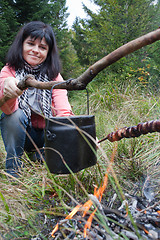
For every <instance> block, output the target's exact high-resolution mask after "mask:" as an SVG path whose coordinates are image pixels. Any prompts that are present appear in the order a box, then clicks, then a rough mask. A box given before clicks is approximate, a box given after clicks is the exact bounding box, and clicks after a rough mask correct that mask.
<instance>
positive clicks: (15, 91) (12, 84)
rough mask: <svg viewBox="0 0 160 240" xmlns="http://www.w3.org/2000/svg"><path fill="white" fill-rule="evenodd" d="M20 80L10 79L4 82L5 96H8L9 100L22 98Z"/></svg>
mask: <svg viewBox="0 0 160 240" xmlns="http://www.w3.org/2000/svg"><path fill="white" fill-rule="evenodd" d="M17 84H18V79H16V78H14V77H8V78H6V79H5V80H4V88H3V95H4V96H7V98H9V99H10V98H17V97H18V96H20V95H21V94H22V93H23V91H21V90H20V89H19V88H18V87H17Z"/></svg>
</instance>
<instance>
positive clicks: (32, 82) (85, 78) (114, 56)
mask: <svg viewBox="0 0 160 240" xmlns="http://www.w3.org/2000/svg"><path fill="white" fill-rule="evenodd" d="M158 40H160V28H159V29H157V30H155V31H153V32H150V33H148V34H146V35H143V36H141V37H139V38H137V39H135V40H132V41H130V42H128V43H126V44H125V45H123V46H121V47H119V48H117V49H116V50H114V51H113V52H111V53H110V54H108V55H107V56H105V57H103V58H102V59H100V60H99V61H97V62H96V63H94V64H93V65H92V66H90V67H89V68H88V69H87V70H86V71H85V72H84V73H83V74H82V75H80V76H79V77H78V78H76V79H69V80H67V81H64V82H56V81H50V82H38V81H37V80H36V79H35V78H34V76H32V75H27V76H26V77H25V78H24V79H22V80H21V81H20V82H19V84H18V87H19V88H20V89H21V90H25V89H26V88H28V87H34V88H39V89H49V90H50V89H51V88H54V89H67V90H70V91H71V90H83V89H85V88H86V86H87V85H88V83H90V82H91V81H92V79H93V78H94V77H95V76H96V75H97V74H98V73H99V72H100V71H102V70H103V69H104V68H106V67H108V66H110V65H111V64H113V63H115V62H116V61H118V60H119V59H121V58H123V57H125V56H127V55H128V54H130V53H132V52H134V51H136V50H138V49H140V48H142V47H144V46H146V45H149V44H152V43H154V42H156V41H158ZM7 100H8V97H7V96H5V97H2V98H1V99H0V107H1V106H2V105H3V104H4V103H5V102H6V101H7Z"/></svg>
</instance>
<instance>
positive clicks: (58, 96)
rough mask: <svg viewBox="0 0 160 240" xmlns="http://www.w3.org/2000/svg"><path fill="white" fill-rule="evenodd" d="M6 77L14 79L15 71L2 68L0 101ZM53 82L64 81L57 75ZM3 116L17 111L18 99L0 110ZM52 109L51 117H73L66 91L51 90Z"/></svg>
mask: <svg viewBox="0 0 160 240" xmlns="http://www.w3.org/2000/svg"><path fill="white" fill-rule="evenodd" d="M8 77H15V70H14V69H11V68H9V66H7V65H6V66H4V67H3V68H2V70H1V72H0V99H1V98H2V97H3V96H4V94H3V89H4V81H5V79H6V78H8ZM55 81H64V80H63V78H62V76H61V75H60V74H59V75H58V76H57V78H56V79H55ZM0 109H1V110H2V111H3V112H4V113H5V114H7V115H9V114H11V113H13V112H15V111H16V110H17V109H18V98H13V99H9V100H8V101H7V102H6V103H4V104H3V105H2V106H1V108H0ZM52 109H53V116H57V117H65V116H71V115H73V113H72V110H71V106H70V104H69V101H68V97H67V90H65V89H53V91H52Z"/></svg>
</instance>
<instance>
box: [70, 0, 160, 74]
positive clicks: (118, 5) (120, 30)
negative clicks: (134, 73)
mask: <svg viewBox="0 0 160 240" xmlns="http://www.w3.org/2000/svg"><path fill="white" fill-rule="evenodd" d="M93 2H94V3H95V4H96V5H97V6H98V7H99V11H98V13H94V12H93V11H91V10H90V9H88V8H87V7H86V6H85V5H84V10H85V12H86V13H87V14H88V18H87V19H86V20H83V19H79V20H78V19H77V20H76V21H75V23H74V26H73V28H74V30H75V32H76V35H75V39H73V44H74V46H75V49H76V50H77V54H78V57H79V58H80V59H81V64H83V66H85V65H86V64H87V65H91V64H93V63H94V62H95V61H97V60H99V59H100V58H102V57H104V56H105V55H107V54H109V53H110V52H112V51H114V50H115V49H117V48H118V47H120V46H122V45H124V44H125V43H127V42H129V41H131V40H133V39H135V38H137V37H139V36H141V35H143V34H146V33H147V32H149V31H152V30H154V29H153V22H154V18H155V16H156V14H157V10H156V9H155V7H153V2H154V1H153V0H139V1H133V0H94V1H93ZM142 57H144V50H140V51H138V52H135V53H133V54H131V55H129V56H128V57H126V58H123V59H121V60H120V61H119V62H117V63H115V64H114V65H112V66H111V67H110V69H112V70H113V71H114V72H120V71H121V69H122V68H124V65H125V64H126V65H127V64H128V63H129V64H131V63H134V59H136V61H137V59H138V60H139V61H141V60H142ZM136 64H137V62H136Z"/></svg>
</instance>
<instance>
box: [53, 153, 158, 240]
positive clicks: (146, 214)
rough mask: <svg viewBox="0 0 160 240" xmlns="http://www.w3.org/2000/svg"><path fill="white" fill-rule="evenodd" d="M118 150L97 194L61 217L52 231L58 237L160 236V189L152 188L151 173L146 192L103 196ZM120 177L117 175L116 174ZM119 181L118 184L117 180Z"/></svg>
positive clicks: (101, 239) (135, 239) (103, 239)
mask: <svg viewBox="0 0 160 240" xmlns="http://www.w3.org/2000/svg"><path fill="white" fill-rule="evenodd" d="M115 152H116V150H115V151H114V152H113V155H112V158H111V162H110V163H109V166H108V168H107V171H106V174H105V177H104V181H103V184H102V185H101V186H100V187H99V188H95V190H94V195H93V194H89V198H90V199H89V200H88V201H87V202H86V203H84V204H83V205H77V206H76V207H75V208H74V209H73V210H72V212H71V213H70V214H69V215H68V216H67V217H66V218H65V219H63V220H61V221H59V223H57V225H56V226H55V228H54V229H53V231H52V237H53V238H55V239H66V240H67V239H68V240H69V239H73V240H78V239H79V240H83V239H85V240H112V239H120V240H122V239H128V240H138V239H144V240H150V239H155V240H158V239H160V199H159V197H157V196H158V195H157V193H156V192H151V189H150V188H149V185H148V179H149V178H148V177H147V178H146V180H145V181H144V186H143V187H142V194H141V195H142V196H139V195H136V194H137V192H135V193H134V194H133V195H130V194H128V193H126V194H125V196H123V193H121V198H122V202H120V201H119V200H118V197H117V194H116V193H115V194H114V196H113V197H112V198H111V199H110V200H108V202H106V201H104V200H102V195H103V193H104V190H105V189H106V187H107V182H108V176H109V173H110V172H112V175H114V170H113V168H112V164H113V159H114V156H115ZM114 178H115V180H116V176H114ZM117 185H118V184H117Z"/></svg>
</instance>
